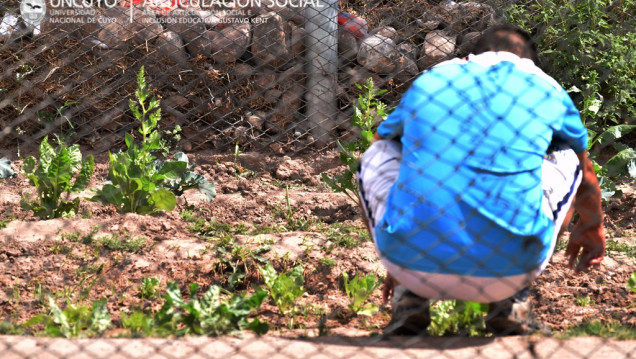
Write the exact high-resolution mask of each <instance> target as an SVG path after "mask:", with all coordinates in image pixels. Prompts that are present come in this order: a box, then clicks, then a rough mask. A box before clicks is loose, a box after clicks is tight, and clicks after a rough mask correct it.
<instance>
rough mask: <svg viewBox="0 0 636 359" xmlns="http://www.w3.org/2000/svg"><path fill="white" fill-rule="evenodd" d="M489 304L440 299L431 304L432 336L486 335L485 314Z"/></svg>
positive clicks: (429, 331) (430, 328)
mask: <svg viewBox="0 0 636 359" xmlns="http://www.w3.org/2000/svg"><path fill="white" fill-rule="evenodd" d="M487 312H488V304H484V303H477V302H469V301H462V300H440V301H436V302H435V303H433V304H432V305H431V325H430V327H429V330H428V333H429V335H431V336H446V335H457V334H460V335H469V336H485V335H486V324H485V321H484V315H485V314H486V313H487Z"/></svg>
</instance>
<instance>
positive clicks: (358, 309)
mask: <svg viewBox="0 0 636 359" xmlns="http://www.w3.org/2000/svg"><path fill="white" fill-rule="evenodd" d="M342 279H343V281H344V290H345V294H347V297H349V309H351V311H352V312H354V313H356V314H358V315H366V316H372V315H374V314H375V313H377V312H378V310H379V308H380V307H379V306H378V305H377V304H375V303H367V304H366V305H364V302H366V300H367V298H369V296H370V295H371V293H373V291H374V290H376V289H377V288H378V287H379V286H380V284H381V283H382V278H380V279H378V278H377V277H376V276H375V275H373V274H367V275H366V276H364V277H362V276H360V274H356V275H355V276H354V277H353V278H351V280H349V275H348V274H347V272H342Z"/></svg>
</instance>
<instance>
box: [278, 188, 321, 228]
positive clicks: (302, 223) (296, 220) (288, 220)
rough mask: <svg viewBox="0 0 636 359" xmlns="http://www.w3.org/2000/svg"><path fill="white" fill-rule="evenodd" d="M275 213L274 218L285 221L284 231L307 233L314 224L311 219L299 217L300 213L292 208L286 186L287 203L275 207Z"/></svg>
mask: <svg viewBox="0 0 636 359" xmlns="http://www.w3.org/2000/svg"><path fill="white" fill-rule="evenodd" d="M273 212H274V217H277V218H281V219H283V220H285V224H284V226H283V227H284V228H282V231H307V230H308V229H309V227H310V226H311V224H312V221H311V220H310V219H306V218H303V217H302V216H300V215H298V213H297V212H298V211H297V210H296V209H294V208H293V207H292V205H291V199H290V197H289V187H288V186H287V185H285V202H284V203H283V204H282V205H280V204H279V205H276V206H274V207H273ZM277 232H280V231H277Z"/></svg>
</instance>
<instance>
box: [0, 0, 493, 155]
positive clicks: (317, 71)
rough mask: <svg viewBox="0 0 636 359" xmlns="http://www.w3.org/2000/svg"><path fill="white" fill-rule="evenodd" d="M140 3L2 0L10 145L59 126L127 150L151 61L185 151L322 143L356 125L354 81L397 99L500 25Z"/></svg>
mask: <svg viewBox="0 0 636 359" xmlns="http://www.w3.org/2000/svg"><path fill="white" fill-rule="evenodd" d="M39 3H40V2H38V1H35V2H34V3H33V4H39ZM135 3H138V4H134V5H135V6H133V7H132V8H131V7H126V6H128V5H127V4H120V3H119V2H116V1H114V0H113V1H101V2H97V1H92V2H89V1H85V2H82V1H75V2H72V1H66V2H65V1H53V2H52V3H46V2H42V4H41V5H39V6H40V7H39V8H38V9H37V10H40V9H42V10H43V9H48V12H43V13H38V12H36V11H35V10H33V12H30V13H29V16H33V17H34V20H28V21H27V22H25V16H24V15H23V16H20V15H21V12H20V11H21V10H20V8H19V6H20V5H21V3H19V2H17V1H9V2H4V3H3V5H2V6H3V8H2V12H3V14H4V20H3V27H2V35H1V36H2V40H3V49H2V65H3V72H2V87H1V88H2V93H3V101H2V104H1V106H0V108H1V109H2V120H3V124H2V125H3V126H2V127H3V128H4V129H5V131H4V132H3V133H2V141H3V142H7V141H9V142H11V141H13V142H15V141H20V142H22V143H30V142H31V141H32V139H34V138H35V139H39V138H42V137H43V136H44V135H45V134H48V133H53V132H58V133H60V132H61V133H64V134H67V135H69V136H70V138H71V139H72V140H73V142H79V143H80V144H83V145H87V146H90V147H91V148H94V149H95V150H97V151H105V150H108V149H111V148H115V147H117V146H119V145H121V144H122V141H121V139H122V138H123V136H122V134H123V133H125V132H127V131H129V130H130V129H131V126H132V124H133V118H132V115H131V113H130V111H129V109H128V98H129V97H130V95H131V94H132V92H133V91H134V88H135V81H134V79H135V76H134V74H136V72H137V71H138V69H139V67H140V66H141V65H144V66H145V67H146V73H147V74H148V76H149V83H150V84H151V86H152V87H153V88H154V89H156V94H157V95H158V96H160V98H161V100H162V103H161V108H162V110H163V112H164V120H163V123H162V127H163V128H165V129H171V128H173V127H174V126H175V125H180V126H181V129H182V131H183V136H182V137H183V144H182V145H183V147H184V148H185V149H188V150H189V149H193V150H196V149H205V148H215V149H223V148H225V147H227V146H228V145H229V144H232V145H233V144H234V143H236V141H239V142H240V144H241V145H243V146H245V147H246V148H252V147H254V148H266V147H267V146H268V145H271V144H273V143H275V144H277V146H275V147H276V148H278V147H279V146H282V147H283V148H284V149H285V150H286V151H289V150H291V151H294V150H301V149H304V148H307V147H308V146H313V145H316V144H317V145H318V146H325V145H328V144H333V143H334V141H335V140H336V139H339V138H340V139H342V138H347V136H348V135H349V134H350V132H351V130H352V128H351V124H350V118H351V114H352V104H353V103H354V101H355V100H356V98H357V94H358V92H357V91H358V90H357V88H356V87H355V84H356V83H364V82H365V81H366V80H367V79H368V78H369V77H372V78H374V79H375V80H376V81H375V83H376V86H378V87H380V88H386V89H390V90H391V92H390V94H391V95H392V96H391V98H390V99H389V97H387V100H391V102H395V100H396V99H397V98H399V94H400V93H402V92H403V91H404V88H405V87H406V86H407V85H408V84H409V83H410V81H411V80H412V79H413V78H414V77H415V76H416V75H417V74H418V73H419V72H420V71H422V70H424V69H427V68H429V67H430V66H432V65H433V64H435V63H437V62H439V61H441V60H443V59H446V58H448V57H450V56H454V55H459V54H465V53H466V46H467V44H468V43H469V42H470V39H472V38H473V37H474V36H475V34H476V33H477V32H478V31H483V30H484V29H485V28H486V27H487V26H488V25H490V24H493V23H495V21H496V12H495V10H494V8H493V7H492V6H490V5H486V4H477V3H466V4H452V3H449V4H437V5H434V4H428V3H426V4H419V3H416V2H414V3H409V4H403V5H404V6H400V9H396V8H393V7H390V6H369V4H367V5H365V6H359V7H358V9H356V7H355V6H354V5H353V4H352V6H351V10H349V9H342V10H341V9H339V6H338V4H336V3H335V2H333V1H332V2H331V3H329V4H326V7H325V9H318V10H312V7H311V6H304V5H303V4H304V3H303V4H295V3H294V4H291V5H289V6H287V7H282V6H279V5H280V4H278V3H276V2H272V4H271V5H272V6H269V5H270V3H269V2H262V1H252V2H248V3H247V4H243V3H240V2H232V3H231V4H225V3H224V2H223V3H219V2H211V1H209V2H206V1H201V2H192V3H191V2H188V1H182V2H178V1H154V2H151V1H148V2H147V4H146V3H145V2H141V1H139V2H135ZM261 3H262V4H261ZM277 4H278V5H277ZM309 4H310V5H311V3H309ZM22 5H23V8H22V9H23V12H24V11H31V9H30V8H28V6H29V5H26V3H25V4H22ZM122 5H123V6H122ZM224 5H228V6H224ZM259 5H262V6H259ZM294 5H298V6H296V7H294ZM300 5H303V6H300ZM367 7H369V9H368V12H369V16H368V17H367V16H366V14H364V13H363V11H367ZM345 10H347V11H349V12H346V11H345ZM356 10H357V11H359V12H360V14H359V15H360V16H358V15H354V14H353V12H354V11H356ZM312 11H313V12H312ZM40 17H42V18H41V19H40ZM365 18H366V19H365ZM27 19H28V18H27ZM31 24H37V26H38V27H37V29H36V31H35V33H34V32H33V26H32V25H31Z"/></svg>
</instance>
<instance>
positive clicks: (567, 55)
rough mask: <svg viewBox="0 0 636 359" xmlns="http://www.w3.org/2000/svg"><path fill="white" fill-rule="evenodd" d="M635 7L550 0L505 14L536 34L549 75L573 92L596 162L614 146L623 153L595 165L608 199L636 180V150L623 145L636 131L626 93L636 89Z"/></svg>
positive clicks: (630, 2)
mask: <svg viewBox="0 0 636 359" xmlns="http://www.w3.org/2000/svg"><path fill="white" fill-rule="evenodd" d="M634 6H636V1H634V0H625V1H621V2H619V3H617V4H614V3H613V2H611V1H605V0H603V1H587V0H572V1H560V0H545V1H536V2H529V3H524V4H521V3H511V5H509V6H507V7H506V9H504V11H505V12H506V13H507V14H506V15H507V17H508V18H509V20H510V21H511V22H512V23H515V24H517V25H519V26H521V27H522V28H525V29H528V30H534V31H536V34H537V35H538V36H537V45H538V48H540V49H542V53H541V57H542V59H543V60H544V61H542V63H543V64H545V65H546V68H545V70H546V72H547V73H550V74H551V75H552V76H554V77H555V79H556V80H557V81H559V82H560V83H562V84H563V85H564V87H565V88H566V89H568V92H569V94H570V96H571V97H572V99H573V101H574V103H575V104H576V107H577V108H578V109H580V111H581V117H582V119H583V122H584V124H585V126H586V127H587V128H588V129H589V138H590V146H595V145H597V146H595V147H596V148H595V149H593V151H592V152H591V154H590V157H591V158H592V159H595V158H596V157H597V155H598V152H597V151H600V150H602V148H603V147H606V146H608V145H610V146H612V147H613V148H612V149H611V150H612V151H616V152H617V154H616V155H615V156H614V157H612V158H611V159H610V160H609V161H607V162H606V163H605V164H604V165H603V167H601V166H599V165H598V164H596V166H595V167H596V170H597V175H599V177H600V178H601V188H602V189H603V196H604V197H607V196H611V195H612V194H613V192H614V191H615V189H613V187H614V184H613V182H612V181H611V178H613V177H615V176H617V175H619V174H621V173H627V174H628V175H629V176H630V177H632V178H634V177H636V151H635V150H634V149H633V148H629V146H627V145H626V144H623V143H619V142H618V141H617V140H618V139H619V138H620V137H621V136H622V135H624V134H625V133H626V132H628V131H631V130H632V129H633V128H635V126H634V123H633V119H634V116H635V114H636V106H634V105H635V104H636V97H634V94H633V92H632V91H627V90H626V89H632V88H634V85H635V84H636V81H635V80H634V76H633V73H634V71H636V67H635V65H634V61H633V55H632V52H631V50H630V49H632V48H634V46H635V45H636V35H635V34H634V33H633V31H632V27H633V26H631V24H632V23H631V22H630V21H627V19H626V18H625V16H628V15H627V14H629V13H630V12H631V11H632V9H633V8H634ZM583 23H584V24H585V26H580V25H581V24H583ZM609 74H611V76H608V75H609Z"/></svg>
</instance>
